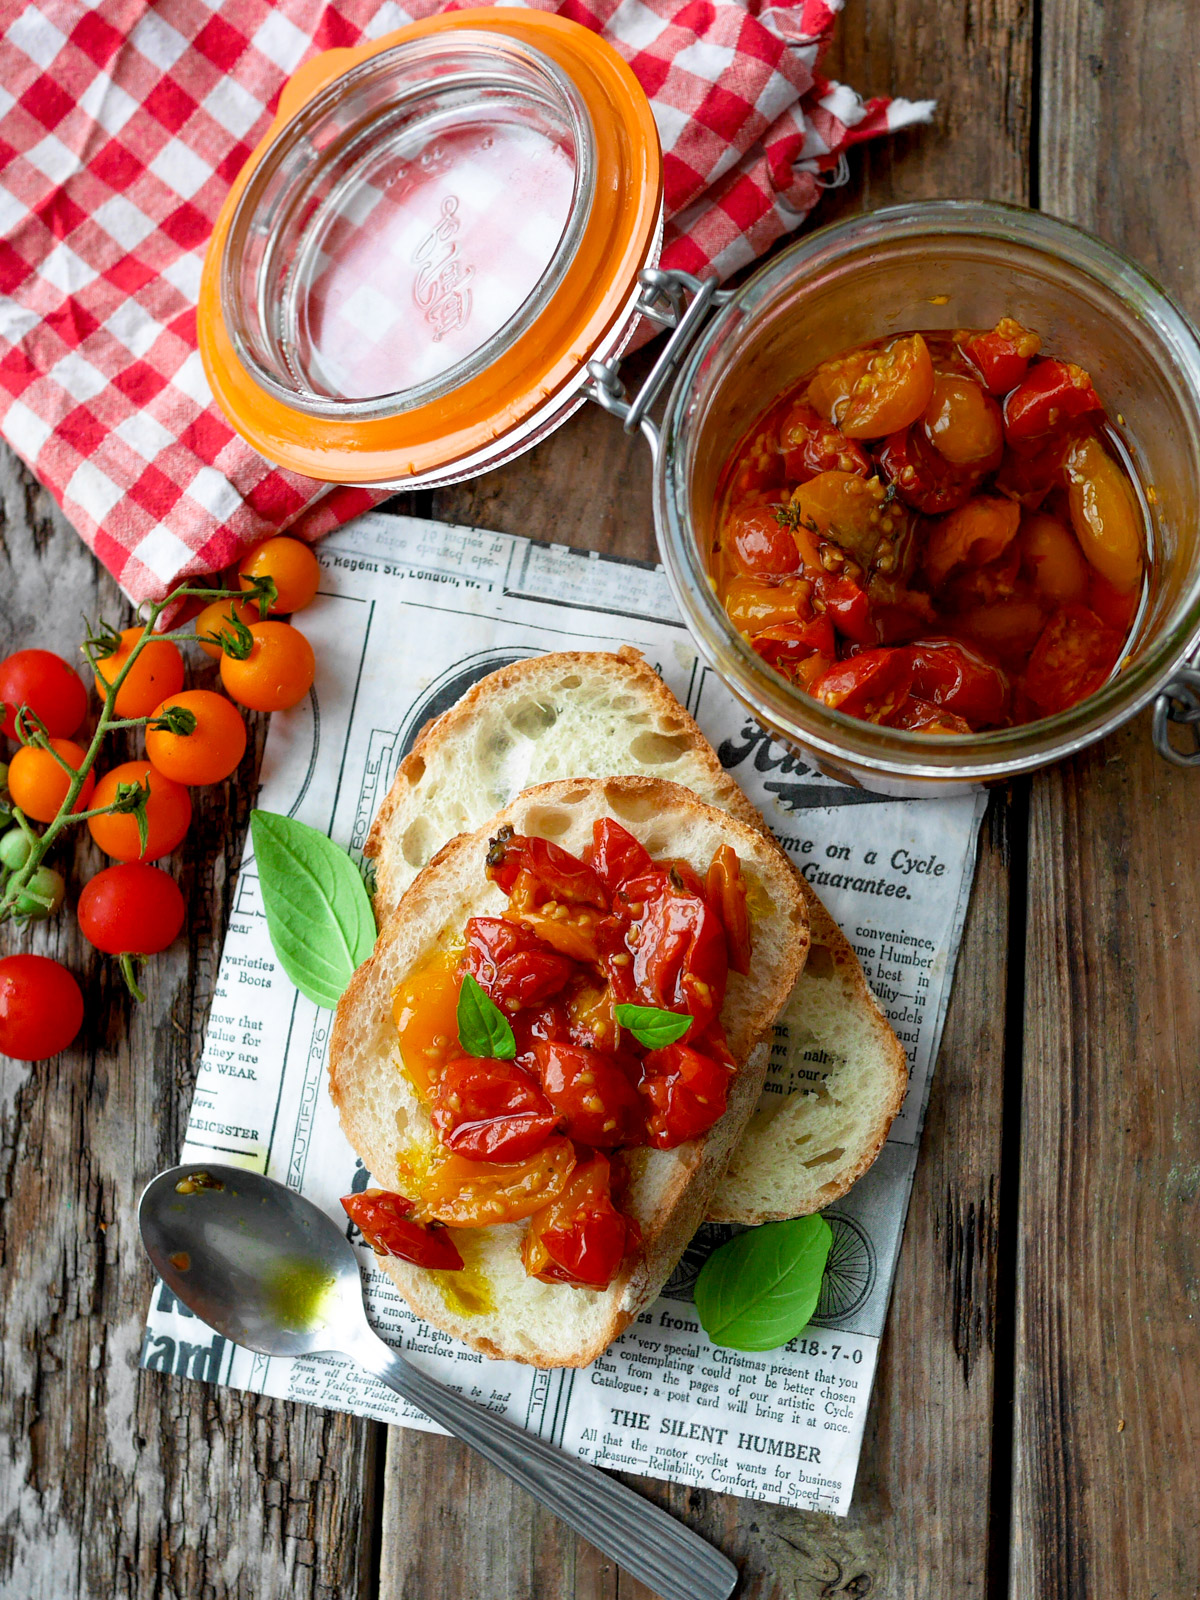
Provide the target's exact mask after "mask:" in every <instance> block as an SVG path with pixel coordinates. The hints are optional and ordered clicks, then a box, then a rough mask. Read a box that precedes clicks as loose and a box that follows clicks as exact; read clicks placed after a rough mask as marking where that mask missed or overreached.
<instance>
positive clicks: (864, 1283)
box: [812, 1211, 876, 1322]
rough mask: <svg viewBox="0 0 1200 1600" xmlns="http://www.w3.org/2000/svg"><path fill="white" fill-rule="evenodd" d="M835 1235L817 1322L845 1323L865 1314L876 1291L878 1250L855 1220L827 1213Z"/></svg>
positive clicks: (818, 1302) (814, 1319)
mask: <svg viewBox="0 0 1200 1600" xmlns="http://www.w3.org/2000/svg"><path fill="white" fill-rule="evenodd" d="M824 1215H825V1221H826V1222H827V1223H828V1224H829V1227H830V1230H831V1231H832V1233H833V1243H832V1244H831V1245H830V1247H829V1259H828V1261H827V1262H826V1263H825V1276H824V1278H823V1279H822V1282H821V1294H820V1298H819V1299H818V1300H817V1309H816V1311H815V1312H814V1313H813V1318H812V1320H813V1321H814V1322H841V1321H843V1320H844V1319H845V1318H846V1317H851V1316H853V1315H854V1313H855V1312H856V1311H861V1310H862V1308H863V1306H865V1305H866V1303H867V1301H868V1299H869V1298H870V1295H871V1290H872V1289H873V1288H874V1287H875V1273H876V1266H875V1246H874V1245H873V1244H872V1243H871V1240H870V1238H869V1236H868V1234H867V1232H866V1230H865V1229H864V1228H863V1227H862V1226H861V1225H860V1224H859V1223H857V1222H855V1221H854V1219H853V1218H852V1217H846V1216H842V1215H841V1214H840V1213H839V1212H836V1211H827V1212H825V1213H824Z"/></svg>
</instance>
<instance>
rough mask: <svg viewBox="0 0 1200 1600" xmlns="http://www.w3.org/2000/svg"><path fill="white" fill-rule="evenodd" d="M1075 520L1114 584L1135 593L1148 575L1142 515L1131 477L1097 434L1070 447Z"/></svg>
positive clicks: (1093, 558) (1088, 552)
mask: <svg viewBox="0 0 1200 1600" xmlns="http://www.w3.org/2000/svg"><path fill="white" fill-rule="evenodd" d="M1066 473H1067V483H1068V490H1067V500H1068V504H1069V506H1070V511H1071V526H1072V527H1073V528H1074V529H1075V537H1076V538H1077V539H1078V540H1079V543H1080V545H1081V546H1082V549H1083V553H1084V555H1085V556H1086V557H1087V558H1088V560H1089V561H1090V562H1091V564H1092V566H1094V567H1095V569H1096V571H1097V572H1098V573H1099V574H1100V576H1101V577H1102V578H1107V580H1108V582H1109V583H1111V584H1112V586H1113V588H1114V589H1119V590H1120V592H1121V593H1122V594H1129V593H1130V592H1131V591H1132V590H1134V589H1136V588H1137V586H1138V584H1139V582H1140V581H1141V576H1142V537H1141V520H1142V519H1141V516H1140V515H1139V513H1138V508H1137V504H1136V502H1135V501H1134V498H1133V494H1132V492H1131V490H1130V487H1129V480H1128V479H1127V478H1126V476H1125V474H1124V473H1123V472H1122V471H1121V469H1120V467H1119V466H1118V465H1117V463H1116V462H1115V461H1114V460H1113V458H1112V457H1111V456H1110V455H1109V453H1108V451H1107V450H1106V449H1105V448H1104V446H1103V445H1102V444H1101V443H1100V441H1099V439H1097V438H1096V437H1095V436H1094V435H1093V434H1085V435H1084V436H1083V438H1081V439H1077V440H1076V441H1075V442H1074V444H1072V446H1071V448H1070V450H1069V451H1068V452H1067V460H1066Z"/></svg>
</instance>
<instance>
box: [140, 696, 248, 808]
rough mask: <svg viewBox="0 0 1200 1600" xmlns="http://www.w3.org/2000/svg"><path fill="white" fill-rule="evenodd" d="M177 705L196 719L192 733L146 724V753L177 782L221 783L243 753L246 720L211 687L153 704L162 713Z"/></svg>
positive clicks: (164, 774)
mask: <svg viewBox="0 0 1200 1600" xmlns="http://www.w3.org/2000/svg"><path fill="white" fill-rule="evenodd" d="M175 707H178V708H179V709H180V710H182V711H188V712H190V713H191V715H192V716H193V717H195V719H196V726H195V727H194V728H193V729H192V731H191V733H171V732H169V731H168V730H167V729H166V728H155V727H147V729H146V754H147V755H148V756H149V757H150V759H151V761H153V763H154V765H155V766H156V767H157V768H158V770H159V772H161V773H162V775H163V777H164V778H171V779H173V780H174V781H175V782H176V783H183V784H189V785H190V784H197V783H220V782H221V781H222V780H223V779H225V778H228V777H229V775H230V773H231V772H234V771H236V769H237V765H238V763H239V762H240V761H241V759H242V757H243V756H244V755H245V753H246V724H245V723H244V722H243V721H242V719H241V717H240V716H239V715H238V713H237V711H236V710H235V709H234V707H233V706H232V705H231V704H230V703H229V701H228V700H226V698H225V696H224V695H222V694H214V693H213V691H212V690H211V689H187V690H185V691H184V692H183V694H173V695H172V696H171V698H170V699H169V700H164V701H163V703H162V705H160V706H156V707H155V709H154V716H155V717H156V718H157V717H161V716H163V715H164V714H165V713H166V712H167V711H169V710H171V709H173V708H175Z"/></svg>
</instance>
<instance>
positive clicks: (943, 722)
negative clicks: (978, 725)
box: [888, 694, 974, 733]
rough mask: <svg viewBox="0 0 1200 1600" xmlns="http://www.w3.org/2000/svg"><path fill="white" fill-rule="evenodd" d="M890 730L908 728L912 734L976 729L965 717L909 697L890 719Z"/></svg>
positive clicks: (963, 731) (942, 707)
mask: <svg viewBox="0 0 1200 1600" xmlns="http://www.w3.org/2000/svg"><path fill="white" fill-rule="evenodd" d="M888 727H889V728H907V729H908V731H909V732H910V733H972V732H974V729H973V728H972V727H971V724H970V723H969V722H968V721H966V719H965V718H964V717H958V716H955V714H954V713H953V712H952V711H947V710H946V709H945V707H944V706H935V705H933V704H932V703H931V702H930V701H928V700H918V699H917V698H916V696H915V695H911V694H910V695H909V697H908V699H907V700H902V701H901V702H900V704H899V705H898V706H897V707H896V709H895V711H893V713H892V715H891V716H890V717H889V718H888Z"/></svg>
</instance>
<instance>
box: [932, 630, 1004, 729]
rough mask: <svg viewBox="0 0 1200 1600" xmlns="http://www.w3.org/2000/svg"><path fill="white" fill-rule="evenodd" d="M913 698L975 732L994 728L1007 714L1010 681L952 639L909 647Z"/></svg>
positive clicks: (989, 663) (933, 640) (997, 669)
mask: <svg viewBox="0 0 1200 1600" xmlns="http://www.w3.org/2000/svg"><path fill="white" fill-rule="evenodd" d="M908 650H909V659H910V661H911V662H912V691H911V692H912V694H913V695H914V696H916V698H917V699H918V700H925V701H928V702H929V703H930V704H932V705H935V706H940V707H942V708H943V709H944V710H946V711H948V712H951V713H953V714H954V715H956V716H959V717H963V718H965V719H966V721H967V722H969V723H970V724H971V726H972V727H973V728H988V727H994V726H995V725H996V724H997V723H1000V722H1003V721H1004V718H1005V715H1006V713H1007V711H1008V699H1009V690H1008V680H1007V678H1006V677H1005V676H1004V674H1003V673H1002V672H1001V671H1000V669H999V667H996V666H993V665H992V663H991V662H990V661H985V660H984V658H983V657H982V656H980V655H976V653H975V652H974V651H973V650H968V649H967V647H966V646H965V645H961V644H956V643H955V642H954V640H953V639H918V640H917V641H916V642H915V643H914V644H911V645H909V647H908Z"/></svg>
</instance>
